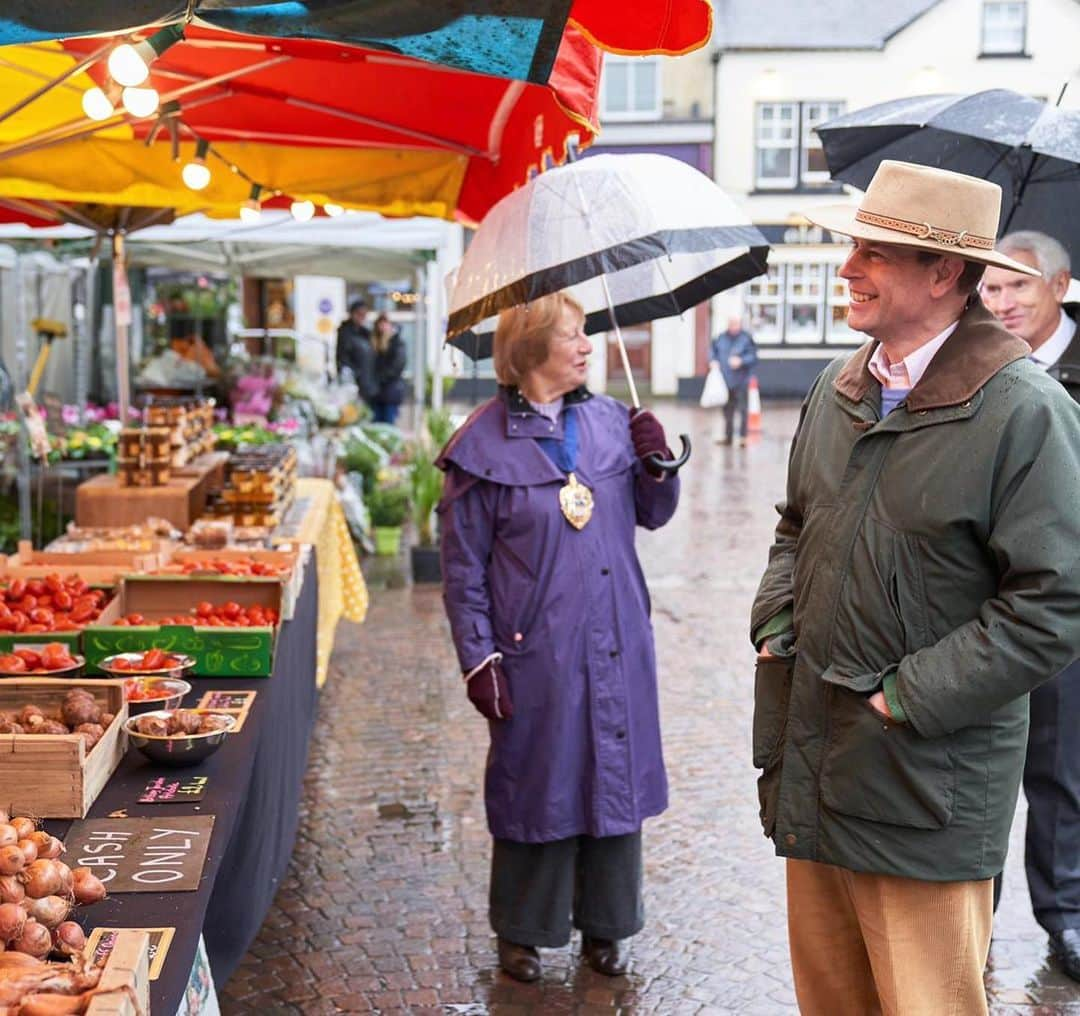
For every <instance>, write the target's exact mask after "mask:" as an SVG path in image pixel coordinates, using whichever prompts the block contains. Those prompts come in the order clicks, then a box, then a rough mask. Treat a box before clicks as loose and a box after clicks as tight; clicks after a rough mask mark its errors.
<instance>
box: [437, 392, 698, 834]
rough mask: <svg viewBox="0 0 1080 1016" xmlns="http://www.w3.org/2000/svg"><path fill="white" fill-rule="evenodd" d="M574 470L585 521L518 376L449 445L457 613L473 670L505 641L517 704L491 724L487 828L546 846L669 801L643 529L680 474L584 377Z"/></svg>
mask: <svg viewBox="0 0 1080 1016" xmlns="http://www.w3.org/2000/svg"><path fill="white" fill-rule="evenodd" d="M566 404H568V405H569V404H574V405H575V411H576V413H577V416H578V423H579V427H578V432H579V445H580V447H579V454H578V460H577V468H576V470H575V473H576V475H577V478H578V480H579V481H580V482H582V483H584V484H585V485H586V486H587V487H589V489H590V490H592V492H593V498H594V501H595V508H594V511H593V516H592V519H591V521H590V522H589V523H588V525H586V526H585V528H584V529H582V530H580V531H579V530H576V529H574V528H573V527H572V526H571V525H570V524H569V522H567V521H566V519H565V518H564V517H563V514H562V512H561V510H560V507H559V489H560V488H561V487H562V486H563V485H564V483H565V482H566V474H564V473H563V472H561V471H560V470H559V469H558V468H557V467H556V466H555V465H554V463H553V462H552V461H551V460H550V459H549V458H548V457H547V455H545V454H544V451H543V449H542V448H541V447H540V445H539V444H537V443H536V441H534V440H533V438H540V437H545V438H546V437H554V438H556V439H560V440H561V439H562V419H563V418H565V414H564V415H563V417H561V418H560V421H559V422H558V423H553V422H552V421H550V420H548V419H546V418H545V417H542V416H540V415H539V414H537V413H535V412H534V411H533V410H532V409H531V407H530V406H529V405H528V403H527V402H525V401H524V400H523V399H522V398H521V396H520V395H519V394H518V393H517V392H516V391H514V390H513V389H504V390H502V391H501V392H500V394H499V395H498V396H496V397H495V398H494V399H492V400H490V401H489V402H486V403H485V404H484V405H482V406H480V407H479V409H477V410H476V412H474V413H473V415H472V416H471V417H470V418H469V420H468V421H467V422H466V423H465V425H464V426H463V427H462V428H461V429H460V430H459V431H458V432H457V434H455V435H454V438H453V439H452V440H451V441H450V443H449V444H448V445H447V447H446V448H445V449H444V451H443V453H442V455H441V456H440V458H439V463H438V464H439V466H440V467H441V468H443V469H445V470H446V472H447V483H446V488H445V492H444V494H443V499H442V501H441V503H440V505H439V512H440V516H441V532H442V568H443V588H444V593H443V597H444V601H445V604H446V613H447V616H448V617H449V619H450V627H451V629H452V632H453V637H454V644H455V646H456V648H457V653H458V660H459V662H460V664H461V668H462V670H463V671H467V670H470V669H471V668H472V667H474V666H475V665H476V664H477V663H479V662H480V661H481V660H483V659H484V657H486V656H487V655H488V654H489V653H492V652H495V651H496V650H497V651H499V652H501V653H502V654H503V664H502V665H503V668H504V670H505V673H506V677H507V681H508V682H509V686H510V697H511V700H512V702H513V704H514V715H513V718H512V719H509V720H502V721H495V722H492V723H491V724H490V730H491V749H490V751H489V753H488V760H487V773H486V778H485V800H486V803H487V817H488V826H489V828H490V830H491V833H492V835H493V836H495V837H496V838H498V839H507V840H516V841H519V842H525V843H543V842H548V841H551V840H559V839H565V838H566V837H569V836H576V835H580V834H586V835H589V836H620V835H623V834H625V833H631V832H635V831H637V830H638V829H640V828H641V823H642V820H643V819H645V818H648V817H649V816H651V815H657V814H659V813H660V812H662V811H663V810H664V809H665V808H666V807H667V777H666V775H665V772H664V759H663V754H662V752H661V748H660V717H659V710H658V707H657V691H656V660H655V653H654V649H653V634H652V625H651V623H650V621H649V594H648V590H647V589H646V588H645V578H644V576H643V575H642V572H641V565H640V564H639V562H638V558H637V553H636V552H635V550H634V528H635V526H638V525H641V526H645V527H646V528H648V529H655V528H656V527H658V526H662V525H663V524H664V523H665V522H667V521H668V519H670V518H671V516H672V515H673V514H674V512H675V506H676V504H677V503H678V499H679V481H678V479H677V478H675V477H668V478H667V479H666V480H665V481H664V482H663V483H658V482H656V480H655V479H654V478H653V477H651V476H649V474H648V473H646V472H645V471H644V469H642V467H641V465H640V463H639V462H638V459H637V458H636V457H635V455H634V449H633V445H632V444H631V442H630V430H629V414H628V411H627V409H626V407H625V406H623V405H622V404H621V403H618V402H616V401H614V400H613V399H609V398H607V397H605V396H590V395H589V393H588V392H586V391H585V390H584V389H581V390H579V391H577V392H573V393H570V394H569V395H567V396H566Z"/></svg>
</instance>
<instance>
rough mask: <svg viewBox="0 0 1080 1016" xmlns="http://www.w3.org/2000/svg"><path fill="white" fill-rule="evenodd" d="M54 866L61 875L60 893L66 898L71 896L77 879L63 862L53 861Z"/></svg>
mask: <svg viewBox="0 0 1080 1016" xmlns="http://www.w3.org/2000/svg"><path fill="white" fill-rule="evenodd" d="M53 864H55V865H56V870H57V871H58V872H59V873H60V892H61V893H63V894H64V895H65V896H71V895H72V891H73V890H74V888H75V878H74V875H73V874H72V871H71V869H70V868H69V867H68V866H67V865H66V864H64V862H63V861H53Z"/></svg>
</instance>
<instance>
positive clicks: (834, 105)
mask: <svg viewBox="0 0 1080 1016" xmlns="http://www.w3.org/2000/svg"><path fill="white" fill-rule="evenodd" d="M1078 43H1080V3H1078V2H1077V0H894V2H893V3H890V4H885V3H867V2H866V0H858V2H856V0H833V2H832V3H830V4H829V5H827V7H826V6H822V5H808V4H804V3H802V2H801V0H718V2H717V22H716V31H715V33H714V40H713V47H714V53H715V55H716V59H715V63H714V64H713V72H714V74H715V82H714V84H715V96H716V109H717V117H716V131H715V139H716V141H715V154H714V160H713V164H714V167H715V171H714V175H715V179H716V180H717V182H718V183H719V184H720V186H721V187H723V188H724V189H725V190H726V191H727V192H728V193H729V194H730V195H731V196H732V197H734V198H735V199H736V200H737V201H739V202H740V203H742V204H743V207H745V208H746V209H747V211H748V212H749V213H750V217H751V220H752V221H753V222H754V223H755V224H756V225H758V226H759V228H761V229H762V231H763V232H764V233H765V235H766V237H767V239H768V240H769V241H770V243H771V244H773V252H772V255H771V257H770V268H769V273H768V275H767V276H762V277H760V278H759V279H757V280H754V281H753V282H751V283H748V284H746V285H745V286H742V287H740V288H739V289H738V290H735V291H732V292H730V293H726V294H723V295H721V296H720V297H717V298H716V299H715V300H714V301H713V315H712V316H713V320H714V321H720V322H723V321H724V320H726V318H727V317H728V316H729V315H730V314H733V313H738V314H742V315H743V316H744V320H745V322H746V325H747V327H748V328H749V329H750V330H751V331H752V332H753V334H754V338H755V340H756V341H757V343H758V346H759V349H760V352H761V360H762V362H761V367H760V370H759V378H760V381H761V386H762V390H763V392H765V393H766V394H786V395H802V394H803V393H804V392H805V391H806V388H807V386H808V385H809V383H810V382H811V381H812V380H813V378H814V377H815V376H816V375H817V373H818V372H819V371H820V370H821V368H822V367H823V366H824V365H825V364H826V363H827V362H828V361H829V360H831V359H832V358H833V357H834V356H835V355H836V354H837V353H838V352H839V351H842V350H843V349H844V348H845V347H847V348H850V347H851V346H853V345H857V344H859V343H860V342H861V341H862V340H863V336H861V335H859V334H855V333H852V332H851V331H850V330H849V329H848V328H847V326H846V312H847V286H846V284H845V283H844V281H843V280H842V279H840V278H839V277H838V276H837V274H836V272H837V269H838V268H839V266H840V264H841V263H842V262H843V260H844V257H845V252H846V246H847V241H846V240H845V238H843V237H835V238H833V237H830V236H828V235H826V234H823V233H822V231H821V230H820V229H817V228H816V227H813V226H811V225H810V224H809V223H808V222H807V221H806V219H805V218H804V213H807V212H809V211H810V210H812V209H813V208H814V207H817V206H821V205H826V204H836V203H843V202H845V201H851V202H853V203H854V202H855V201H856V200H857V192H856V191H853V190H852V189H851V188H844V187H839V186H837V185H835V184H833V183H831V182H830V180H829V175H828V172H827V169H826V166H825V162H824V159H823V157H822V154H821V148H820V145H819V143H818V142H817V138H816V135H815V134H814V133H813V128H814V127H815V126H817V125H818V124H820V123H823V122H825V121H827V120H829V119H831V118H833V117H835V116H838V115H840V114H841V113H844V112H851V111H854V110H857V109H861V108H864V107H866V106H871V105H874V104H876V103H879V102H886V101H888V100H891V99H898V98H902V97H905V96H911V95H925V94H933V93H938V94H940V93H951V92H955V93H970V92H976V91H982V90H984V89H991V88H1008V89H1012V90H1013V91H1017V92H1021V93H1024V94H1027V95H1033V96H1037V97H1039V98H1043V99H1047V100H1049V101H1051V102H1054V101H1056V100H1057V98H1058V96H1059V94H1060V92H1061V90H1062V88H1063V86H1066V85H1067V88H1066V92H1065V96H1064V99H1063V105H1067V106H1080V44H1078Z"/></svg>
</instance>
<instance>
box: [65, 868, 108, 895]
mask: <svg viewBox="0 0 1080 1016" xmlns="http://www.w3.org/2000/svg"><path fill="white" fill-rule="evenodd" d="M71 874H72V877H73V878H74V880H75V885H74V889H75V902H76V903H97V902H98V901H99V900H103V899H105V883H104V882H102V881H101V879H100V878H98V877H97V875H95V874H94V873H93V872H92V871H91V870H90V869H89V868H74V869H73V870H72V872H71Z"/></svg>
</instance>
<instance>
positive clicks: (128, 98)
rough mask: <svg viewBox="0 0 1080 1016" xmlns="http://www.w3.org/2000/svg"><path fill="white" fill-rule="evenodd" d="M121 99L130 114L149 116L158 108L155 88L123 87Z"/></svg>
mask: <svg viewBox="0 0 1080 1016" xmlns="http://www.w3.org/2000/svg"><path fill="white" fill-rule="evenodd" d="M121 100H122V101H123V103H124V109H126V110H127V111H128V112H129V113H130V114H131V115H132V116H137V117H143V116H151V115H152V114H153V113H154V112H156V110H157V108H158V93H157V89H156V88H125V89H124V91H123V92H122V93H121Z"/></svg>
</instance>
